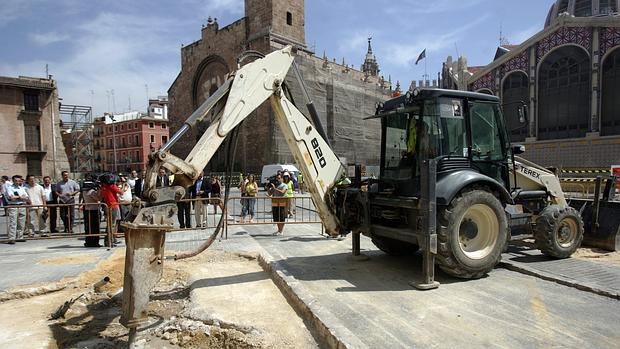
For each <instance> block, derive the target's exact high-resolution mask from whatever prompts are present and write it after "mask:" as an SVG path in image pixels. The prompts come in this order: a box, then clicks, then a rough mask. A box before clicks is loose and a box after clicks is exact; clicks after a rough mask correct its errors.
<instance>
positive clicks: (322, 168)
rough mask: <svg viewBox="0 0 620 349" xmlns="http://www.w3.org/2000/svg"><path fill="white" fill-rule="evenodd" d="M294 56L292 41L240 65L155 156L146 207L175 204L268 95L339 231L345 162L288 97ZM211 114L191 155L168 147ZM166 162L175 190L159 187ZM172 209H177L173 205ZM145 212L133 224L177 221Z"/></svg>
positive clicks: (328, 223) (323, 213)
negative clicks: (337, 203) (334, 203)
mask: <svg viewBox="0 0 620 349" xmlns="http://www.w3.org/2000/svg"><path fill="white" fill-rule="evenodd" d="M293 60H294V56H293V52H292V48H291V47H290V46H288V47H286V48H284V49H281V50H279V51H275V52H272V53H270V54H269V55H267V56H265V57H264V58H262V59H258V60H256V61H254V62H252V63H249V64H247V65H245V66H243V67H241V68H240V69H239V70H237V71H236V72H235V73H233V74H231V75H230V77H229V78H228V79H227V81H226V82H225V83H224V84H223V85H222V86H221V87H220V88H219V89H218V90H217V91H216V92H215V93H214V94H213V95H212V96H211V97H209V98H208V99H207V100H206V101H205V102H204V103H203V104H202V105H201V106H200V107H199V108H198V109H197V110H196V112H194V114H192V115H191V116H190V117H189V118H188V120H187V121H186V122H185V123H184V125H183V126H182V127H181V129H180V130H179V131H177V132H176V133H175V134H174V135H173V136H172V137H171V139H170V141H169V142H168V143H167V144H166V146H165V147H164V148H162V149H161V150H159V151H157V152H154V153H152V154H151V155H150V163H149V166H148V169H147V174H146V180H145V183H146V185H145V188H144V197H145V200H146V207H145V208H146V209H148V208H149V207H151V208H152V207H155V206H158V204H168V205H170V204H171V203H172V200H173V199H176V200H178V199H179V197H182V195H183V193H184V188H187V187H188V186H190V185H192V184H193V183H194V181H195V180H196V178H197V177H198V175H199V173H200V171H201V170H202V169H203V168H204V167H205V166H206V165H207V164H208V163H209V161H210V160H211V158H212V157H213V155H214V154H215V152H216V151H217V150H218V148H219V147H220V146H221V145H222V143H223V142H224V140H225V139H226V137H227V136H229V135H230V134H231V132H232V131H233V130H234V129H235V128H236V127H237V126H238V125H239V124H241V122H242V121H243V120H244V119H245V118H247V117H248V116H249V115H250V114H251V113H252V112H253V111H254V110H256V108H258V107H259V106H260V105H262V104H263V102H265V101H266V100H267V99H269V100H270V101H271V106H272V108H273V110H274V113H275V116H276V120H277V123H278V125H279V127H280V129H281V131H282V133H283V134H284V136H285V139H286V142H287V144H288V146H289V148H290V150H291V152H292V154H293V157H294V158H295V161H296V163H297V165H298V167H299V168H300V169H301V170H302V171H303V173H304V178H305V180H306V181H305V183H306V185H307V187H308V192H309V193H310V195H311V197H312V200H313V202H314V204H315V206H316V208H317V211H318V212H319V215H320V217H321V219H322V220H323V223H324V225H325V229H326V231H327V232H328V233H329V234H330V235H332V236H336V235H338V234H339V223H338V220H337V218H336V216H335V215H334V213H333V212H334V210H333V207H331V200H330V193H331V190H332V189H333V187H334V186H335V184H336V182H337V181H338V180H339V179H340V178H341V177H342V174H343V173H344V167H343V166H342V164H341V163H340V160H339V159H338V157H337V156H336V154H335V153H334V152H333V151H332V149H331V148H330V147H329V145H328V144H327V142H326V141H325V140H324V139H323V137H321V135H320V134H319V132H318V131H317V128H316V127H314V125H313V124H312V123H311V122H310V121H309V120H308V119H307V118H306V117H305V116H304V115H303V114H302V113H301V112H300V111H299V110H298V109H297V108H296V107H295V105H293V103H291V101H289V100H288V99H287V98H286V97H285V96H284V93H283V90H282V83H283V81H284V78H285V77H286V74H287V72H288V70H289V68H290V67H291V65H292V64H294V62H293ZM208 116H211V118H210V121H211V124H210V126H209V127H208V129H207V130H206V132H205V133H204V134H203V135H202V136H201V138H200V140H199V141H198V142H197V143H196V145H195V146H194V147H193V149H192V150H191V152H190V154H189V155H188V156H187V157H186V158H185V159H184V160H183V159H181V158H179V157H176V156H174V155H172V154H171V153H170V152H169V149H170V148H171V147H172V146H173V145H174V143H175V142H176V141H177V140H178V139H180V138H181V136H183V134H185V133H186V132H187V131H189V130H190V129H191V128H192V127H194V126H195V125H196V124H197V123H198V122H199V121H201V120H204V119H205V118H206V117H208ZM161 167H164V168H166V169H168V170H169V171H171V172H172V173H174V175H175V179H174V183H173V188H174V189H170V188H156V187H155V183H156V179H157V173H158V170H159V168H161ZM175 187H176V188H175ZM145 208H143V210H144V209H145ZM152 210H153V209H152ZM170 210H174V207H172V206H170ZM170 210H167V212H169V211H170ZM158 211H162V210H161V209H159V210H158ZM164 211H166V210H164ZM144 213H146V214H147V216H148V214H149V213H148V212H143V214H140V213H136V215H135V217H136V218H135V219H136V220H134V222H133V223H136V224H139V225H144V224H148V225H151V226H153V225H154V224H155V222H157V224H163V225H166V226H171V224H172V221H171V220H170V219H168V220H167V222H163V220H162V219H146V220H145V214H144ZM169 216H173V215H170V214H169ZM170 218H171V217H170Z"/></svg>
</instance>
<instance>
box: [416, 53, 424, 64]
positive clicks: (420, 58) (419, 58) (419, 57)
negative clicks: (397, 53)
mask: <svg viewBox="0 0 620 349" xmlns="http://www.w3.org/2000/svg"><path fill="white" fill-rule="evenodd" d="M424 58H426V49H424V51H422V53H420V55H419V56H418V59H417V60H416V61H415V64H416V65H418V62H420V61H421V60H423V59H424Z"/></svg>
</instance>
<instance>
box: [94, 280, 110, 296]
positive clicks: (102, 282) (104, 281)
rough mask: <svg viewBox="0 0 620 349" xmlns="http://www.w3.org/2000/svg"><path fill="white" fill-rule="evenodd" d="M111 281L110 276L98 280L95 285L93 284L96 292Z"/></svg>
mask: <svg viewBox="0 0 620 349" xmlns="http://www.w3.org/2000/svg"><path fill="white" fill-rule="evenodd" d="M109 282H110V277H109V276H106V277H104V278H103V279H101V280H99V281H97V282H96V283H95V284H94V285H93V289H94V290H95V292H97V293H99V292H100V291H101V290H100V289H101V287H102V286H103V285H106V284H107V283H109Z"/></svg>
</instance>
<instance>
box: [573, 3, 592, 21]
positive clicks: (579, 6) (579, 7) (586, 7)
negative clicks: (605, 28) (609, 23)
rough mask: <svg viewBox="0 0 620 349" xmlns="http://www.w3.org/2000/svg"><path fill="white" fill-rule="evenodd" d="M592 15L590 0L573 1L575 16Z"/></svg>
mask: <svg viewBox="0 0 620 349" xmlns="http://www.w3.org/2000/svg"><path fill="white" fill-rule="evenodd" d="M590 16H592V0H576V1H575V17H590Z"/></svg>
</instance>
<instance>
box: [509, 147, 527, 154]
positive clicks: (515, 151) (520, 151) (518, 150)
mask: <svg viewBox="0 0 620 349" xmlns="http://www.w3.org/2000/svg"><path fill="white" fill-rule="evenodd" d="M512 153H513V154H514V155H519V154H523V153H525V146H524V145H522V144H517V145H513V146H512Z"/></svg>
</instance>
